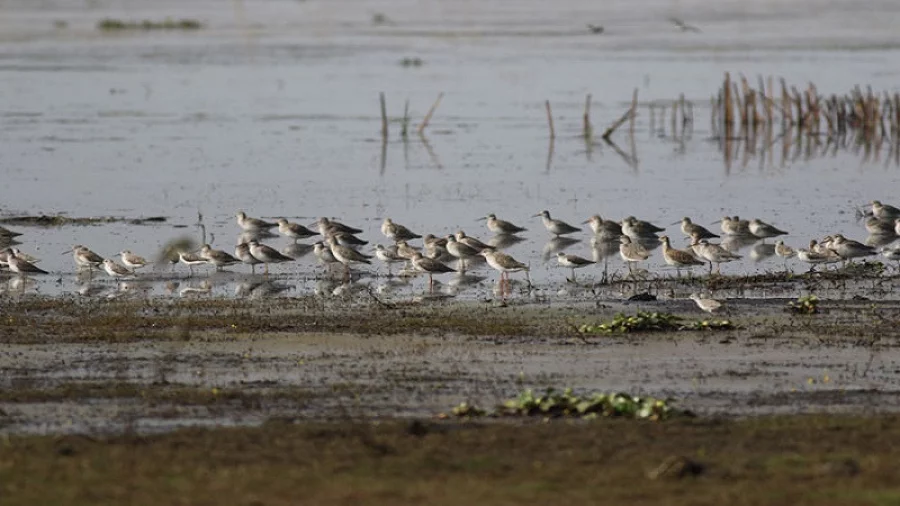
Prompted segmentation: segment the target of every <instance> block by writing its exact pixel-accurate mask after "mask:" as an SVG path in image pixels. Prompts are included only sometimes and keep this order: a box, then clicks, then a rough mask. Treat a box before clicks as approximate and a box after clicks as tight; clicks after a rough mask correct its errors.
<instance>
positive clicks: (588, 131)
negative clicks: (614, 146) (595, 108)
mask: <svg viewBox="0 0 900 506" xmlns="http://www.w3.org/2000/svg"><path fill="white" fill-rule="evenodd" d="M583 120H584V121H583V124H582V134H583V135H584V138H585V140H590V138H591V137H592V136H593V133H594V128H593V127H592V126H591V94H590V93H588V94H587V96H586V97H585V98H584V118H583Z"/></svg>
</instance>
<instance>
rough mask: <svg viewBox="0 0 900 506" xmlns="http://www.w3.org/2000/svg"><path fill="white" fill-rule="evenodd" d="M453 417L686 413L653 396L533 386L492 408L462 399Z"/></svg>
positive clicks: (666, 415) (646, 416)
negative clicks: (538, 390) (541, 389)
mask: <svg viewBox="0 0 900 506" xmlns="http://www.w3.org/2000/svg"><path fill="white" fill-rule="evenodd" d="M452 413H453V415H454V416H457V417H465V418H469V417H478V416H493V417H532V416H540V417H544V418H582V419H595V418H600V417H605V418H617V417H624V418H632V419H640V420H665V419H667V418H670V417H671V416H673V415H677V414H686V412H684V411H681V410H678V409H676V408H674V407H672V406H671V404H670V402H669V401H667V400H663V399H656V398H653V397H638V396H633V395H628V394H623V393H599V392H595V393H591V394H586V395H576V394H575V393H574V392H573V391H572V389H571V388H567V389H565V390H563V391H562V392H558V391H556V390H554V389H553V388H548V389H547V390H546V391H545V392H544V393H543V394H535V393H534V391H533V390H531V389H527V390H524V391H522V392H521V393H520V394H519V395H518V396H517V397H515V398H512V399H508V400H506V401H504V402H502V403H500V405H498V406H497V408H496V411H494V412H492V413H489V412H488V411H487V410H484V409H481V408H477V407H475V406H472V405H470V404H468V403H462V404H460V405H458V406H456V407H455V408H453V410H452Z"/></svg>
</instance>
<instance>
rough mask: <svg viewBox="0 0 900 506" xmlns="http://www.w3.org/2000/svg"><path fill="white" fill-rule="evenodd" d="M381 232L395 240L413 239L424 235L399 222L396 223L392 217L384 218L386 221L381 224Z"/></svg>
mask: <svg viewBox="0 0 900 506" xmlns="http://www.w3.org/2000/svg"><path fill="white" fill-rule="evenodd" d="M381 233H382V234H384V236H385V237H387V238H388V239H390V240H392V241H394V242H397V241H411V240H413V239H419V238H421V237H422V236H421V234H417V233H415V232H413V231H411V230H410V229H408V228H406V227H404V226H403V225H400V224H399V223H394V222H393V221H391V219H390V218H385V219H384V223H382V224H381Z"/></svg>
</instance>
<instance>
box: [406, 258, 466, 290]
mask: <svg viewBox="0 0 900 506" xmlns="http://www.w3.org/2000/svg"><path fill="white" fill-rule="evenodd" d="M410 261H411V262H412V265H413V268H415V269H416V270H418V271H420V272H425V273H427V274H428V287H429V289H430V290H434V275H435V274H443V273H445V272H456V270H455V269H453V268H452V267H449V266H447V265H445V264H443V263H441V262H439V261H437V260H434V259H432V258H428V257H425V256H422V254H421V253H419V252H416V253H414V254H413V256H412V258H411V259H410Z"/></svg>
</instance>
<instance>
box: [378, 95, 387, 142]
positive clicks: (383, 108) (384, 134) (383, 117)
mask: <svg viewBox="0 0 900 506" xmlns="http://www.w3.org/2000/svg"><path fill="white" fill-rule="evenodd" d="M378 101H379V102H381V138H382V139H387V138H388V119H387V105H386V104H385V100H384V92H383V91H382V92H381V93H379V94H378Z"/></svg>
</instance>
